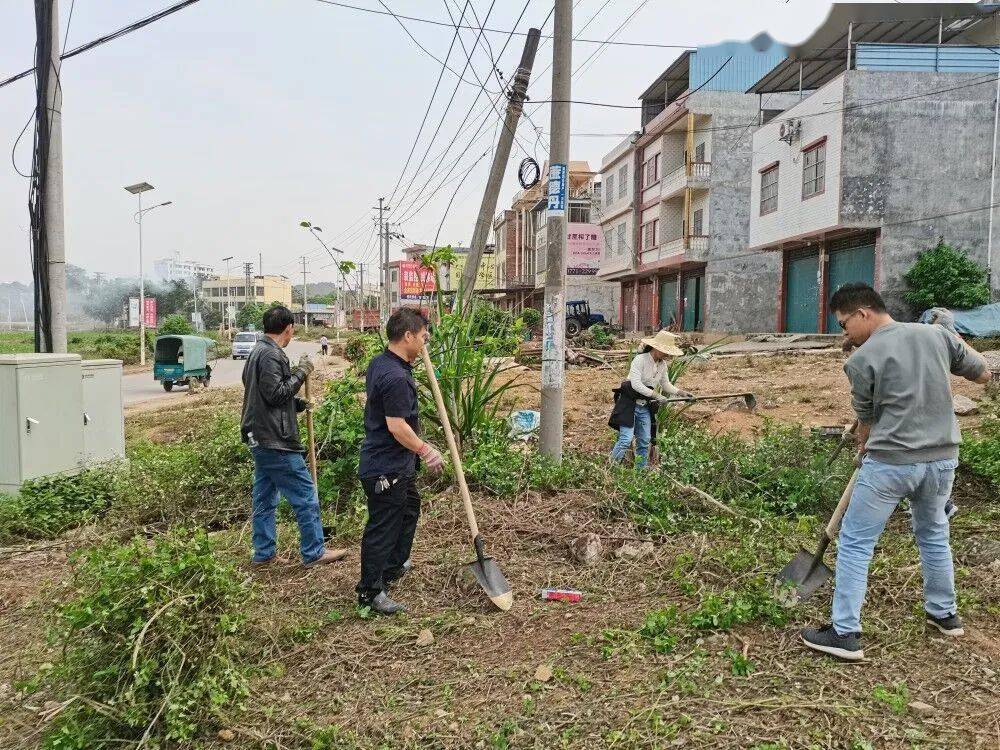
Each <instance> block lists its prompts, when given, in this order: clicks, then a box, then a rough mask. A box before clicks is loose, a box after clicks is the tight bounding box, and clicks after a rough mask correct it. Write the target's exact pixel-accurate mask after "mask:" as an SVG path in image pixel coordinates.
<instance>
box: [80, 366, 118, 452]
mask: <svg viewBox="0 0 1000 750" xmlns="http://www.w3.org/2000/svg"><path fill="white" fill-rule="evenodd" d="M124 457H125V416H124V406H123V403H122V362H121V360H120V359H88V360H84V362H83V462H84V465H85V466H88V467H89V466H92V465H93V464H95V463H103V462H106V461H115V460H118V459H122V458H124Z"/></svg>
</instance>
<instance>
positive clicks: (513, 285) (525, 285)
mask: <svg viewBox="0 0 1000 750" xmlns="http://www.w3.org/2000/svg"><path fill="white" fill-rule="evenodd" d="M534 287H535V274H533V273H531V274H521V275H520V276H508V277H507V288H508V289H533V288H534Z"/></svg>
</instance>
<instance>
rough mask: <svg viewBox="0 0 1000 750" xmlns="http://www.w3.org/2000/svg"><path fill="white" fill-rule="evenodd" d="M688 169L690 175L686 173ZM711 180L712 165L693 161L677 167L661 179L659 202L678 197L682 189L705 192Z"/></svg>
mask: <svg viewBox="0 0 1000 750" xmlns="http://www.w3.org/2000/svg"><path fill="white" fill-rule="evenodd" d="M689 169H690V174H689V173H688V172H689ZM711 178H712V164H711V162H707V161H695V162H691V163H690V164H685V165H683V166H680V167H678V168H677V169H675V170H674V171H673V172H671V173H670V174H668V175H667V176H666V177H664V178H663V181H662V184H661V187H660V200H667V199H668V198H674V197H676V196H678V195H680V194H681V193H682V192H683V191H684V188H692V189H695V190H705V189H707V188H708V186H709V182H710V181H711Z"/></svg>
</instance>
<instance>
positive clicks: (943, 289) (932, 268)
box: [903, 240, 990, 311]
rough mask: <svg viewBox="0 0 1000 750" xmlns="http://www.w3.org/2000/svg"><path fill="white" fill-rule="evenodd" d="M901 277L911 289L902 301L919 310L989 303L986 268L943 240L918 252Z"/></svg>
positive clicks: (966, 306) (962, 307)
mask: <svg viewBox="0 0 1000 750" xmlns="http://www.w3.org/2000/svg"><path fill="white" fill-rule="evenodd" d="M903 278H904V279H906V283H907V284H909V286H910V289H909V291H907V292H905V293H904V294H903V298H904V299H905V300H906V301H907V302H909V303H910V304H911V305H913V306H914V307H916V308H917V309H918V310H921V311H923V310H926V309H928V308H930V307H952V308H959V309H964V308H969V307H978V306H979V305H985V304H986V303H988V302H989V301H990V289H989V285H988V283H987V271H986V269H985V268H984V267H983V266H981V265H979V264H978V263H976V262H975V261H974V260H972V259H971V258H969V256H968V255H967V254H966V253H965V252H963V251H961V250H956V249H955V248H952V246H951V245H949V244H947V243H946V242H945V241H944V240H941V241H939V242H938V244H937V246H936V247H934V248H933V249H931V250H927V251H926V252H923V253H921V254H920V256H919V257H918V258H917V262H916V263H914V264H913V267H912V268H911V269H910V270H909V271H907V272H906V273H905V274H903Z"/></svg>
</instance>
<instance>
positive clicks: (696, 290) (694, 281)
mask: <svg viewBox="0 0 1000 750" xmlns="http://www.w3.org/2000/svg"><path fill="white" fill-rule="evenodd" d="M704 281H705V277H704V276H692V277H690V278H687V279H685V280H684V330H685V331H697V330H700V329H701V320H702V308H703V306H704V304H705V300H704V295H703V294H702V284H703V283H704Z"/></svg>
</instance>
